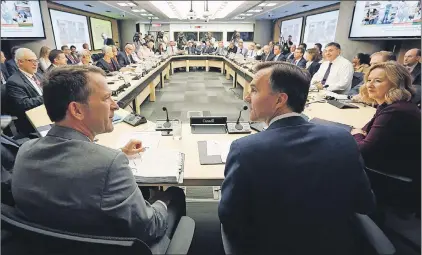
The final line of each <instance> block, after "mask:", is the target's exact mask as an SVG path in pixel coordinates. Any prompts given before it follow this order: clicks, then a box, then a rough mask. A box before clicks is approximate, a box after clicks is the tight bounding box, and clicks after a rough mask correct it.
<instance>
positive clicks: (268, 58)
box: [261, 45, 275, 62]
mask: <svg viewBox="0 0 422 255" xmlns="http://www.w3.org/2000/svg"><path fill="white" fill-rule="evenodd" d="M271 50H272V49H271V48H270V46H269V45H265V46H264V55H263V56H262V58H261V61H262V62H265V61H272V60H273V59H274V57H275V55H274V54H273V53H271Z"/></svg>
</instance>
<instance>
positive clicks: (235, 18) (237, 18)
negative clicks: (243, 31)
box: [233, 17, 245, 19]
mask: <svg viewBox="0 0 422 255" xmlns="http://www.w3.org/2000/svg"><path fill="white" fill-rule="evenodd" d="M233 19H245V17H234V18H233Z"/></svg>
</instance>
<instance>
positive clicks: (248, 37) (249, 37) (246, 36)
mask: <svg viewBox="0 0 422 255" xmlns="http://www.w3.org/2000/svg"><path fill="white" fill-rule="evenodd" d="M239 33H240V39H242V40H243V41H244V42H253V36H254V34H253V32H239ZM233 34H234V32H227V41H231V40H232V39H233V38H234V36H233Z"/></svg>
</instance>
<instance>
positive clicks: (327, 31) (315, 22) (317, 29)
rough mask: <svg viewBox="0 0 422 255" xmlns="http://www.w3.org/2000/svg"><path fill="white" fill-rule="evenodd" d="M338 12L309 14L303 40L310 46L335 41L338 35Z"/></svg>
mask: <svg viewBox="0 0 422 255" xmlns="http://www.w3.org/2000/svg"><path fill="white" fill-rule="evenodd" d="M338 13H339V11H331V12H324V13H319V14H315V15H309V16H307V17H306V21H305V32H304V36H303V40H302V41H303V42H304V43H306V45H308V47H309V48H310V47H313V45H314V44H315V43H320V44H322V46H323V47H324V45H326V44H327V43H330V42H333V41H334V40H335V36H336V28H337V20H338Z"/></svg>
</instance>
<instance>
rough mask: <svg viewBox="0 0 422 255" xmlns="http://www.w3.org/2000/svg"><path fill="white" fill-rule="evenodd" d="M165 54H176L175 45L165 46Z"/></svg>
mask: <svg viewBox="0 0 422 255" xmlns="http://www.w3.org/2000/svg"><path fill="white" fill-rule="evenodd" d="M167 54H168V55H176V54H177V48H176V46H168V47H167Z"/></svg>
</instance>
